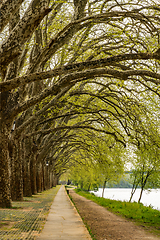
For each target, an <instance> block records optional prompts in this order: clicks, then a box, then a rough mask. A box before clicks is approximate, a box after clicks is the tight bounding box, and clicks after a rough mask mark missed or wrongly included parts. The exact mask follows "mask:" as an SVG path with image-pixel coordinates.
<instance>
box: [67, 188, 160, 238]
mask: <svg viewBox="0 0 160 240" xmlns="http://www.w3.org/2000/svg"><path fill="white" fill-rule="evenodd" d="M69 194H70V195H71V197H72V199H73V201H74V203H75V205H76V208H77V209H78V211H79V214H80V215H81V217H82V218H83V220H84V222H85V223H87V225H88V226H89V228H90V229H91V231H92V233H93V234H94V237H95V239H96V240H160V237H156V236H154V235H152V234H151V233H149V232H148V231H146V230H144V229H143V228H144V227H143V226H137V225H135V224H134V223H133V222H131V221H128V220H126V219H124V218H122V217H120V216H116V215H115V214H113V213H111V212H109V211H108V210H107V209H106V208H104V207H101V206H99V205H97V204H96V203H94V202H92V201H90V200H87V199H86V198H84V197H81V196H79V195H78V194H76V193H75V192H74V191H73V190H69Z"/></svg>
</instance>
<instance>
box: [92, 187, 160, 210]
mask: <svg viewBox="0 0 160 240" xmlns="http://www.w3.org/2000/svg"><path fill="white" fill-rule="evenodd" d="M102 190H103V189H102V188H99V190H98V191H97V192H93V191H92V192H93V193H94V194H95V195H96V196H98V197H102ZM130 196H131V188H105V191H104V198H109V199H113V200H121V201H129V199H130ZM139 196H140V189H137V190H136V192H135V194H134V195H133V198H132V202H134V201H135V202H138V199H139ZM141 203H143V204H144V205H145V206H149V205H150V206H152V207H153V208H154V209H158V210H160V189H152V190H151V191H150V192H148V191H144V192H143V194H142V198H141Z"/></svg>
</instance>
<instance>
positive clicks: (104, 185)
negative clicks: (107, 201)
mask: <svg viewBox="0 0 160 240" xmlns="http://www.w3.org/2000/svg"><path fill="white" fill-rule="evenodd" d="M106 182H107V181H106V180H105V181H104V184H103V191H102V198H103V197H104V190H105V187H106Z"/></svg>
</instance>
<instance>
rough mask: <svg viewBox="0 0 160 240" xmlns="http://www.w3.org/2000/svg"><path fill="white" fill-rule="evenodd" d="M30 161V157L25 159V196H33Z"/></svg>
mask: <svg viewBox="0 0 160 240" xmlns="http://www.w3.org/2000/svg"><path fill="white" fill-rule="evenodd" d="M30 178H31V175H30V161H29V159H24V161H23V194H24V196H25V197H31V196H32V191H31V181H30Z"/></svg>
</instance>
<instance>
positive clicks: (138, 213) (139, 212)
mask: <svg viewBox="0 0 160 240" xmlns="http://www.w3.org/2000/svg"><path fill="white" fill-rule="evenodd" d="M75 192H76V193H78V194H79V195H81V196H83V197H85V198H87V199H89V200H91V201H94V202H95V203H97V204H98V205H100V206H103V207H105V208H107V209H108V210H109V211H111V212H113V213H115V214H117V215H121V216H123V217H125V218H127V219H130V220H134V221H135V222H136V223H138V224H140V225H143V226H144V227H146V228H148V227H149V228H150V229H149V230H151V231H152V232H154V233H156V234H157V235H160V211H158V210H155V209H153V208H152V207H146V206H144V205H143V204H141V203H136V202H126V201H123V202H122V201H117V200H110V199H106V198H101V197H96V196H95V195H94V194H93V193H89V192H85V191H82V190H81V189H75Z"/></svg>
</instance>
